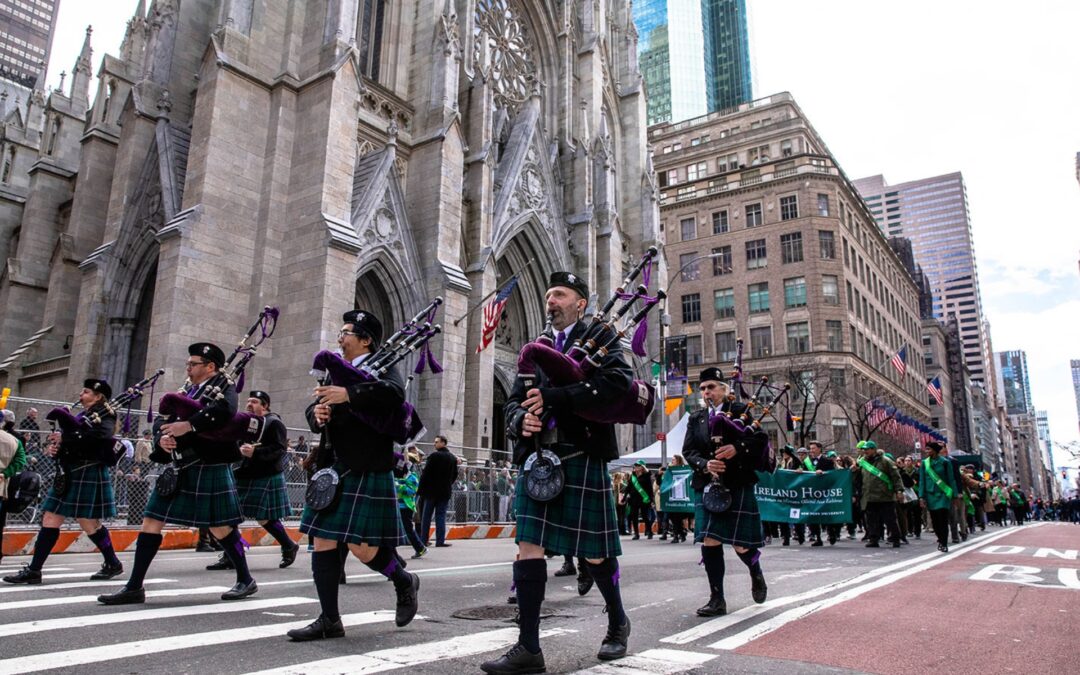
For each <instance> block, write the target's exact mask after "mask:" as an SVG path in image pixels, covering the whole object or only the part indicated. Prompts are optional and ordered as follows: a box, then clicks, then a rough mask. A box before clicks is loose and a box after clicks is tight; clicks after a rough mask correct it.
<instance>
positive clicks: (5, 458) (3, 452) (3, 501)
mask: <svg viewBox="0 0 1080 675" xmlns="http://www.w3.org/2000/svg"><path fill="white" fill-rule="evenodd" d="M25 466H26V451H25V450H24V449H23V444H22V441H20V440H19V439H18V438H16V437H15V436H14V435H12V434H9V433H7V432H6V431H0V542H2V541H3V540H4V524H5V523H6V522H7V497H8V489H9V486H10V483H11V480H12V479H13V478H14V477H15V476H16V475H17V474H18V473H19V472H20V471H22V470H23V467H25ZM10 490H11V492H14V491H15V488H14V487H11V488H10ZM3 559H4V550H3V548H0V560H3Z"/></svg>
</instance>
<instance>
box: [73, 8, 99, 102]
mask: <svg viewBox="0 0 1080 675" xmlns="http://www.w3.org/2000/svg"><path fill="white" fill-rule="evenodd" d="M93 32H94V28H93V27H92V26H87V27H86V38H85V39H83V46H82V51H80V52H79V58H78V59H77V60H76V61H75V68H73V69H72V71H71V100H73V101H88V100H89V99H90V78H91V77H93V70H92V66H91V65H90V64H91V59H92V58H93V55H94V50H93V49H92V48H91V47H90V34H91V33H93Z"/></svg>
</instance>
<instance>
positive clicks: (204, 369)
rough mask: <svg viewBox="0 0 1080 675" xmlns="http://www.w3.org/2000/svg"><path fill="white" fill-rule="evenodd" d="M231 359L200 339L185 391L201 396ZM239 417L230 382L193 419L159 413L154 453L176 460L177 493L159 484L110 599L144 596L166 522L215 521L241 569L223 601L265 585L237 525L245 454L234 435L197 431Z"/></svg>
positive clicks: (191, 353) (213, 527) (106, 600)
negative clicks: (126, 571)
mask: <svg viewBox="0 0 1080 675" xmlns="http://www.w3.org/2000/svg"><path fill="white" fill-rule="evenodd" d="M224 365H225V353H224V352H222V351H221V348H219V347H218V346H217V345H214V344H211V343H209V342H196V343H194V344H191V345H189V346H188V360H187V363H186V364H185V368H186V369H187V373H188V380H189V381H190V384H189V385H187V386H186V387H185V392H184V393H185V394H186V395H187V396H188V397H190V398H192V399H194V400H200V398H201V397H202V395H203V393H204V391H205V389H206V387H207V386H209V385H210V384H211V383H212V382H213V381H214V380H217V379H218V378H216V377H215V376H216V375H217V374H218V373H219V371H220V370H221V368H222V367H223V366H224ZM235 415H236V389H235V388H234V387H233V385H232V384H227V386H224V387H223V388H222V390H221V396H220V397H213V398H210V399H209V400H206V401H203V407H202V409H201V410H200V411H199V412H197V413H195V414H194V415H192V416H191V417H190V418H189V419H187V420H183V421H175V422H164V420H163V418H160V417H159V418H158V422H157V423H156V424H155V427H156V428H155V431H154V453H153V454H152V455H151V457H150V458H151V459H152V460H154V461H155V462H159V463H163V464H165V463H170V462H172V461H173V458H174V457H177V458H178V461H179V465H178V469H179V475H178V477H177V481H176V491H175V493H173V494H171V495H170V496H167V497H166V496H163V495H162V494H161V492H160V490H159V488H158V486H157V485H156V484H155V486H154V490H153V492H151V493H150V499H149V500H148V501H147V503H146V508H145V509H144V510H143V522H142V528H141V529H140V531H139V536H138V538H137V539H136V541H135V561H134V563H133V564H132V569H131V576H130V577H129V578H128V581H127V584H125V585H124V587H123V588H121V589H120V590H119V591H118V592H116V593H112V594H108V595H101V596H98V602H101V603H103V604H106V605H127V604H135V603H141V602H145V601H146V593H145V591H144V590H143V580H144V579H145V578H146V572H147V571H148V570H149V569H150V563H151V562H153V560H154V556H156V555H157V552H158V549H160V548H161V541H162V536H161V531H162V529H163V528H164V527H165V524H166V523H172V524H176V525H185V526H187V527H209V528H210V532H211V533H212V534H213V535H214V537H216V538H217V540H218V541H220V542H221V545H222V548H223V549H224V551H225V555H227V556H229V560H231V561H232V564H233V567H234V568H235V569H236V585H234V586H233V587H232V588H231V589H229V590H228V591H225V592H224V593H222V594H221V599H222V600H239V599H241V598H246V597H248V596H249V595H252V594H253V593H255V592H256V591H258V590H259V587H258V585H257V584H256V583H255V579H253V578H252V577H251V574H250V573H249V572H248V566H247V557H246V556H245V555H244V547H245V546H246V544H245V543H244V541H243V540H242V539H241V538H240V530H239V528H238V526H239V525H240V523H241V522H243V520H244V517H243V515H241V513H240V499H239V497H238V496H237V493H236V483H235V482H234V480H233V472H232V468H231V467H230V466H229V465H230V464H231V463H232V462H234V461H236V460H238V459H239V458H240V453H239V452H238V451H237V446H236V441H235V440H211V439H209V438H206V437H204V436H199V435H198V434H199V433H206V432H211V431H217V430H219V429H222V428H224V427H225V426H226V425H227V424H228V423H229V422H231V421H232V418H233V417H234V416H235Z"/></svg>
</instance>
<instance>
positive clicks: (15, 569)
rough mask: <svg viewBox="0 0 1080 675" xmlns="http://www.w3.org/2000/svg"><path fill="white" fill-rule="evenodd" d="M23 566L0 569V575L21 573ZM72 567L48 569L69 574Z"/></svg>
mask: <svg viewBox="0 0 1080 675" xmlns="http://www.w3.org/2000/svg"><path fill="white" fill-rule="evenodd" d="M22 568H23V565H20V566H18V567H0V574H11V573H12V572H21V571H22ZM72 569H74V568H73V567H50V568H49V571H50V572H70V571H71V570H72Z"/></svg>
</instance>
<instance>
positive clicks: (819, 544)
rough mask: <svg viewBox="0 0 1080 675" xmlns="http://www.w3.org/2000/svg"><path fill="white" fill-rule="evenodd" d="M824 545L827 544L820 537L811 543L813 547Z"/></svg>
mask: <svg viewBox="0 0 1080 675" xmlns="http://www.w3.org/2000/svg"><path fill="white" fill-rule="evenodd" d="M824 545H825V544H824V543H823V542H822V541H821V540H820V539H815V540H814V543H813V544H810V546H811V547H815V546H824Z"/></svg>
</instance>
